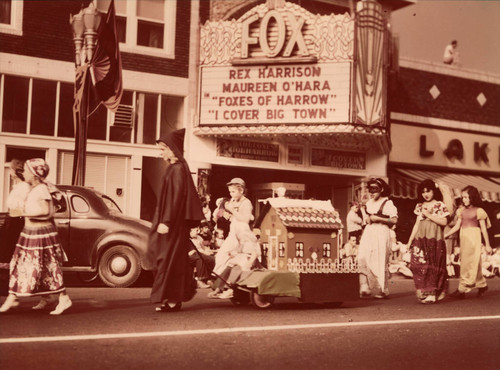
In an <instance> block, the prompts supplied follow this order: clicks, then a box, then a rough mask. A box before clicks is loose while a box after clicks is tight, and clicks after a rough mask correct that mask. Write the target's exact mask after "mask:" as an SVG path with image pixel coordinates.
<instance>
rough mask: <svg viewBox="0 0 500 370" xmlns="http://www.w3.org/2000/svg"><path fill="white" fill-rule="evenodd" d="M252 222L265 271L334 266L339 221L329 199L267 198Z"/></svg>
mask: <svg viewBox="0 0 500 370" xmlns="http://www.w3.org/2000/svg"><path fill="white" fill-rule="evenodd" d="M262 202H263V203H264V204H263V206H262V207H261V214H260V215H259V218H258V219H257V221H256V223H255V227H256V228H260V242H261V243H262V246H263V250H264V256H267V259H266V261H267V268H268V269H269V270H289V271H299V272H301V271H303V272H306V271H310V270H312V271H314V272H329V271H332V272H333V271H334V270H336V269H338V267H339V262H338V260H337V259H338V251H339V248H340V246H341V245H342V240H341V237H342V233H341V229H342V222H341V220H340V218H339V214H338V212H337V211H336V210H335V209H334V208H333V206H332V203H331V202H330V201H322V200H303V199H288V198H284V197H277V198H268V199H266V200H264V201H262Z"/></svg>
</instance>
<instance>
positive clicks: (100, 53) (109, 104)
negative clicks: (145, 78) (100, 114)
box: [71, 0, 123, 186]
mask: <svg viewBox="0 0 500 370" xmlns="http://www.w3.org/2000/svg"><path fill="white" fill-rule="evenodd" d="M118 45H119V41H118V38H117V33H116V22H115V2H114V0H111V3H110V4H109V9H108V13H107V14H106V19H105V21H104V22H101V23H100V26H99V30H98V34H97V43H96V47H95V50H94V54H93V55H92V59H91V60H90V65H88V64H84V65H82V66H81V67H79V68H78V69H77V71H76V76H75V102H74V104H73V118H74V122H75V151H74V158H73V176H72V181H71V183H72V184H73V185H80V186H84V185H85V163H86V155H87V128H88V116H89V115H90V114H91V113H89V112H94V110H95V109H96V108H97V106H98V105H99V104H103V105H104V106H105V107H106V108H108V109H110V110H112V111H116V109H117V108H118V105H119V104H120V100H121V97H122V93H123V87H122V65H121V58H120V50H119V47H118ZM91 83H92V86H91Z"/></svg>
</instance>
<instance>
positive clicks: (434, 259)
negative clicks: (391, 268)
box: [410, 219, 448, 299]
mask: <svg viewBox="0 0 500 370" xmlns="http://www.w3.org/2000/svg"><path fill="white" fill-rule="evenodd" d="M410 269H411V272H412V273H413V281H414V283H415V288H416V294H417V297H418V298H419V299H425V298H426V297H427V296H429V295H435V296H439V295H440V294H441V293H443V292H444V293H446V291H447V289H448V272H447V269H446V242H445V240H444V235H443V228H442V227H441V226H439V225H438V224H436V223H435V222H433V221H431V220H429V219H425V220H422V221H420V225H419V228H418V230H417V234H416V235H415V239H414V240H413V243H412V246H411V262H410Z"/></svg>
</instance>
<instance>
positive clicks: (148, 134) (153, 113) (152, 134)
mask: <svg viewBox="0 0 500 370" xmlns="http://www.w3.org/2000/svg"><path fill="white" fill-rule="evenodd" d="M140 95H142V96H143V99H141V102H143V104H144V110H143V111H142V112H143V116H142V125H141V126H142V133H141V132H139V134H140V135H139V136H138V140H137V142H138V143H140V144H154V143H155V142H156V139H157V137H156V127H157V117H158V95H157V94H140ZM139 129H140V127H139ZM141 136H142V140H140V138H141Z"/></svg>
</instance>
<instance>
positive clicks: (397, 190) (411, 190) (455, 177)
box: [389, 169, 500, 203]
mask: <svg viewBox="0 0 500 370" xmlns="http://www.w3.org/2000/svg"><path fill="white" fill-rule="evenodd" d="M425 179H432V180H434V181H436V182H442V183H444V184H446V185H448V186H449V187H450V188H451V189H452V191H453V193H454V195H455V196H456V197H459V196H460V193H461V190H462V189H463V188H464V187H466V186H467V185H472V186H475V187H476V188H477V189H478V190H479V192H480V194H481V198H482V199H483V200H484V201H487V202H497V203H500V181H498V180H500V179H495V178H492V179H489V178H486V177H482V176H474V175H463V174H452V173H442V172H433V171H419V170H409V169H394V170H392V171H391V173H390V175H389V185H390V186H391V190H392V195H393V196H394V197H396V198H408V199H416V198H417V186H418V184H419V183H420V182H421V181H423V180H425ZM495 180H496V181H495Z"/></svg>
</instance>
